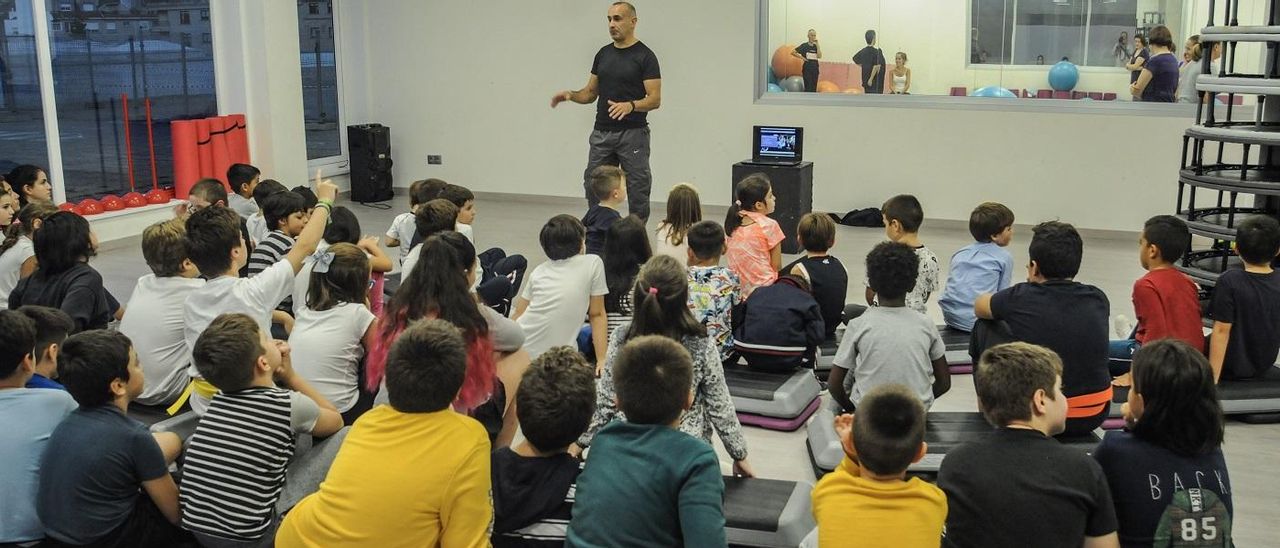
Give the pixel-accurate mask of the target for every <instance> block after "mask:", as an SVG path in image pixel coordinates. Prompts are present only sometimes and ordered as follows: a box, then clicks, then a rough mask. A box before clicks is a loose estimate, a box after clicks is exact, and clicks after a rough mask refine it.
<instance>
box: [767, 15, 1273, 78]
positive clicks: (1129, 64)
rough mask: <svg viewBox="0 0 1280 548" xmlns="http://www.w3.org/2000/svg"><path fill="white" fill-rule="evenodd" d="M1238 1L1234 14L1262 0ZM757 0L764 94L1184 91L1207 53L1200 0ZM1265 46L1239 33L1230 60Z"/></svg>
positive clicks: (1254, 57) (1259, 54) (1245, 58)
mask: <svg viewBox="0 0 1280 548" xmlns="http://www.w3.org/2000/svg"><path fill="white" fill-rule="evenodd" d="M1240 2H1241V7H1240V10H1241V18H1242V19H1243V18H1244V17H1245V15H1246V14H1252V13H1254V12H1258V13H1261V10H1264V9H1265V4H1266V2H1264V0H1240ZM765 4H766V6H765V7H766V8H767V9H766V10H764V13H766V14H767V15H766V17H767V18H768V21H767V24H766V25H765V27H766V28H767V29H768V31H767V36H765V37H762V38H763V39H764V40H766V47H765V48H763V49H764V50H765V51H766V52H767V53H766V55H765V57H766V58H765V59H763V60H762V62H763V64H764V65H766V66H765V67H764V68H765V70H764V72H765V74H766V76H767V77H766V81H765V82H764V83H763V85H764V89H763V90H761V91H762V92H764V93H766V94H768V93H829V94H842V95H846V96H860V95H911V96H921V95H923V96H955V97H960V96H969V97H972V96H978V97H1003V98H1009V99H1049V100H1073V101H1097V102H1185V103H1192V102H1194V101H1197V100H1200V98H1199V96H1198V94H1196V93H1195V90H1194V78H1195V77H1196V75H1198V73H1199V71H1200V70H1202V66H1203V64H1202V63H1201V62H1197V59H1202V58H1203V56H1206V55H1210V52H1209V51H1207V50H1203V49H1201V48H1199V47H1198V46H1194V44H1189V43H1188V39H1189V38H1191V37H1192V36H1193V35H1196V34H1198V33H1199V31H1200V29H1201V28H1203V26H1204V24H1205V22H1206V21H1207V19H1208V12H1209V5H1208V4H1209V2H1208V0H948V1H945V2H939V1H937V0H765ZM1218 4H1223V3H1222V2H1218ZM1218 9H1222V8H1221V7H1219V8H1218ZM1161 37H1164V39H1161ZM1152 40H1154V41H1155V42H1162V44H1156V43H1152V42H1151V41H1152ZM1189 45H1190V46H1192V47H1188V46H1189ZM1265 53H1266V52H1265V50H1264V49H1262V48H1261V47H1260V46H1259V47H1257V48H1255V49H1249V46H1248V45H1244V44H1242V46H1241V51H1240V54H1239V56H1238V57H1237V63H1246V64H1249V63H1252V64H1261V63H1262V62H1263V59H1264V57H1265ZM1153 60H1154V61H1153ZM1148 63H1151V64H1150V65H1148ZM1215 66H1216V64H1215ZM1250 66H1252V65H1250ZM1143 68H1147V69H1148V72H1150V73H1151V74H1150V75H1148V76H1147V77H1146V78H1141V76H1142V73H1143ZM1193 73H1194V74H1193ZM1135 82H1138V86H1134V85H1133V84H1134V83H1135ZM1243 99H1244V98H1243V97H1242V98H1241V100H1243ZM853 100H854V99H850V101H853Z"/></svg>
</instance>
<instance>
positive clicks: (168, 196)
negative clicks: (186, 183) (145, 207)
mask: <svg viewBox="0 0 1280 548" xmlns="http://www.w3.org/2000/svg"><path fill="white" fill-rule="evenodd" d="M146 197H147V203H150V204H167V203H169V200H172V199H173V191H170V190H165V189H163V188H157V189H155V190H152V191H151V192H148V193H147V194H146Z"/></svg>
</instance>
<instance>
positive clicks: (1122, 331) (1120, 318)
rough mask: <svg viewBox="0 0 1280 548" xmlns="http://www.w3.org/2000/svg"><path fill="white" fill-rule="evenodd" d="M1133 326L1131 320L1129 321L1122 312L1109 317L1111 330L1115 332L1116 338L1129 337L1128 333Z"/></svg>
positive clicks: (1131, 330) (1130, 332)
mask: <svg viewBox="0 0 1280 548" xmlns="http://www.w3.org/2000/svg"><path fill="white" fill-rule="evenodd" d="M1134 327H1135V326H1134V324H1133V322H1131V321H1129V318H1127V317H1125V315H1124V314H1116V317H1114V318H1111V330H1112V331H1113V332H1115V335H1116V338H1117V339H1127V338H1129V335H1132V334H1133V328H1134Z"/></svg>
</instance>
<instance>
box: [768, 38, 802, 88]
mask: <svg viewBox="0 0 1280 548" xmlns="http://www.w3.org/2000/svg"><path fill="white" fill-rule="evenodd" d="M795 50H796V47H795V46H794V45H784V46H782V47H780V48H778V49H776V50H774V51H773V62H772V63H770V64H769V66H770V67H773V77H774V78H777V79H778V80H779V81H781V80H783V79H785V78H789V77H791V76H800V73H801V72H802V71H803V70H804V61H803V60H801V59H800V58H799V57H796V56H794V55H791V52H793V51H795ZM803 89H804V88H803V87H801V88H800V89H798V90H795V91H801V90H803Z"/></svg>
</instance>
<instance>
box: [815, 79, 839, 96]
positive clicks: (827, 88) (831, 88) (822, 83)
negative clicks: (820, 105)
mask: <svg viewBox="0 0 1280 548" xmlns="http://www.w3.org/2000/svg"><path fill="white" fill-rule="evenodd" d="M818 93H840V86H837V85H836V84H835V83H834V82H831V81H829V80H818Z"/></svg>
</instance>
